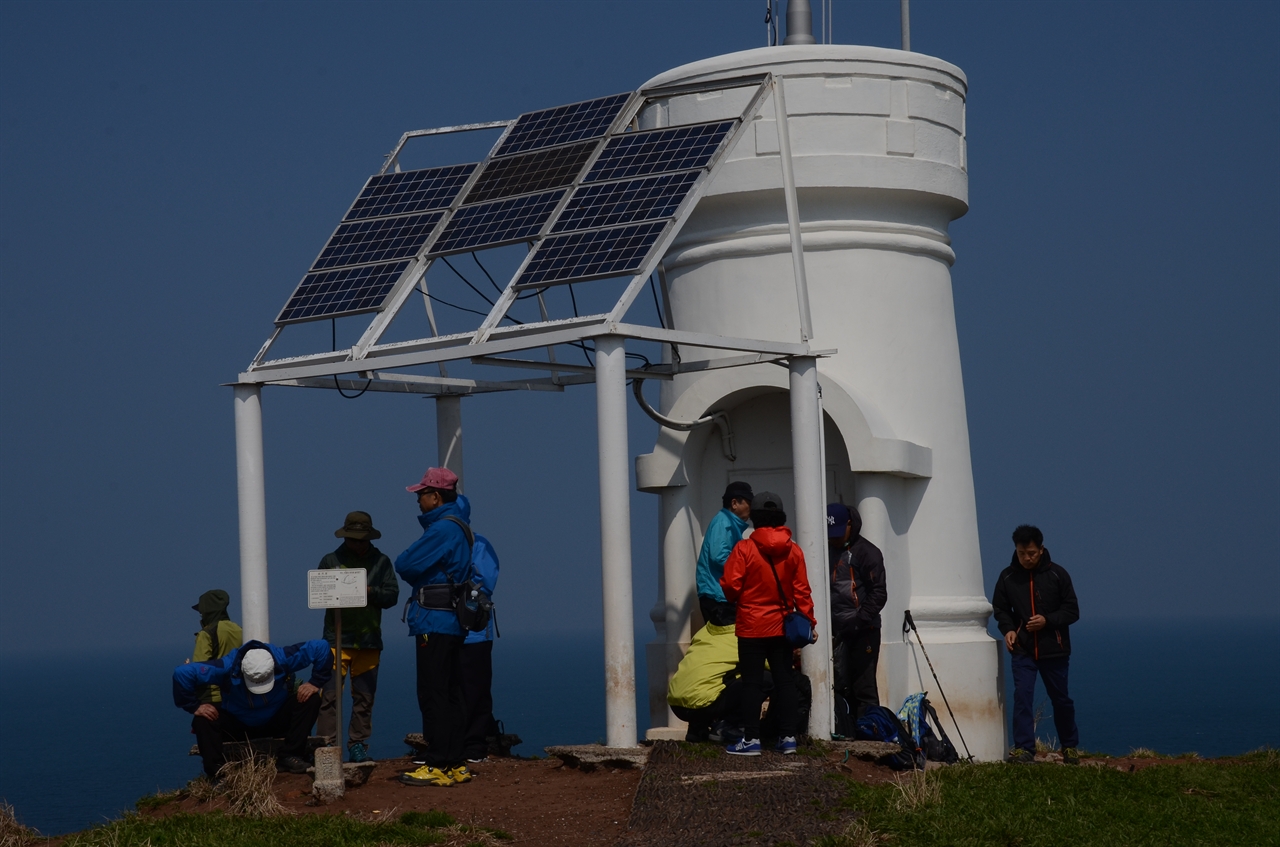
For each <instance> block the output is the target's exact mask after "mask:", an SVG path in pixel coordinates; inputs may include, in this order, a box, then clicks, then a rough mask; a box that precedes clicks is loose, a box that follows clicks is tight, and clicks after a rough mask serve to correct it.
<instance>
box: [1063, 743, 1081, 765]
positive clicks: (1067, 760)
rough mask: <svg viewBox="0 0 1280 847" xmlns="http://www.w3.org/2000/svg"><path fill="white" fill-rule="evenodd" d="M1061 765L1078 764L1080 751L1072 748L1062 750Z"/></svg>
mask: <svg viewBox="0 0 1280 847" xmlns="http://www.w3.org/2000/svg"><path fill="white" fill-rule="evenodd" d="M1062 763H1063V764H1064V765H1078V764H1080V751H1079V750H1077V749H1076V748H1074V747H1063V748H1062Z"/></svg>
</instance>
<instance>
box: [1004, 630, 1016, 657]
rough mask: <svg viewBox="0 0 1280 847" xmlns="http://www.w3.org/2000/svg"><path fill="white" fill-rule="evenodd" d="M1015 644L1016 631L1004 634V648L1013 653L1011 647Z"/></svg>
mask: <svg viewBox="0 0 1280 847" xmlns="http://www.w3.org/2000/svg"><path fill="white" fill-rule="evenodd" d="M1017 643H1018V633H1017V632H1016V631H1015V632H1006V633H1005V634H1004V646H1005V647H1006V648H1008V650H1009V652H1010V653H1012V652H1013V647H1014V645H1015V644H1017Z"/></svg>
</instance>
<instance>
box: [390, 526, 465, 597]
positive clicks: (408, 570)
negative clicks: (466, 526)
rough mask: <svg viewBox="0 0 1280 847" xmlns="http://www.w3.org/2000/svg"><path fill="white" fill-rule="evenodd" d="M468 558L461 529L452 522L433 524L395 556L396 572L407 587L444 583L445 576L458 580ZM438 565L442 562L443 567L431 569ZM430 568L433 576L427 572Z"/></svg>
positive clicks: (461, 575) (429, 571)
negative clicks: (427, 583) (426, 583)
mask: <svg viewBox="0 0 1280 847" xmlns="http://www.w3.org/2000/svg"><path fill="white" fill-rule="evenodd" d="M470 558H471V553H470V550H468V549H467V537H466V536H465V535H463V533H462V527H460V526H458V525H457V524H455V523H453V522H452V521H436V522H435V523H433V524H432V525H431V526H430V527H429V528H428V529H427V531H426V532H424V533H422V536H421V537H420V538H419V539H418V540H417V541H415V542H413V544H411V545H409V549H408V550H405V551H404V552H403V553H401V554H400V555H399V556H397V557H396V573H398V574H400V578H401V579H403V580H404V581H405V582H407V583H409V584H410V585H418V584H421V583H423V582H446V581H447V579H446V577H448V576H452V577H453V578H454V579H455V580H458V581H461V579H462V577H463V573H464V571H465V570H466V566H467V563H468V562H469V561H470ZM441 562H444V563H446V564H445V566H444V567H440V568H435V566H436V565H437V564H440V563H441ZM433 568H435V573H432V572H431V571H432V569H433ZM436 577H439V578H438V579H437V578H436Z"/></svg>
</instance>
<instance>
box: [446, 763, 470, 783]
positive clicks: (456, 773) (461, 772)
mask: <svg viewBox="0 0 1280 847" xmlns="http://www.w3.org/2000/svg"><path fill="white" fill-rule="evenodd" d="M445 774H446V775H448V777H449V779H451V780H453V781H454V782H455V783H457V784H459V785H461V784H462V783H464V782H470V781H471V780H472V778H473V777H474V776H475V774H473V773H471V771H469V770H467V766H466V765H458V766H457V767H456V768H450V769H449V770H447V771H445Z"/></svg>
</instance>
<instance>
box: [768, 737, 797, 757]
mask: <svg viewBox="0 0 1280 847" xmlns="http://www.w3.org/2000/svg"><path fill="white" fill-rule="evenodd" d="M796 747H797V745H796V737H795V736H794V735H787V736H783V737H782V738H779V739H778V743H777V745H775V746H774V748H773V749H774V750H777V751H778V752H779V753H781V754H782V755H784V756H794V755H795V753H796Z"/></svg>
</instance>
